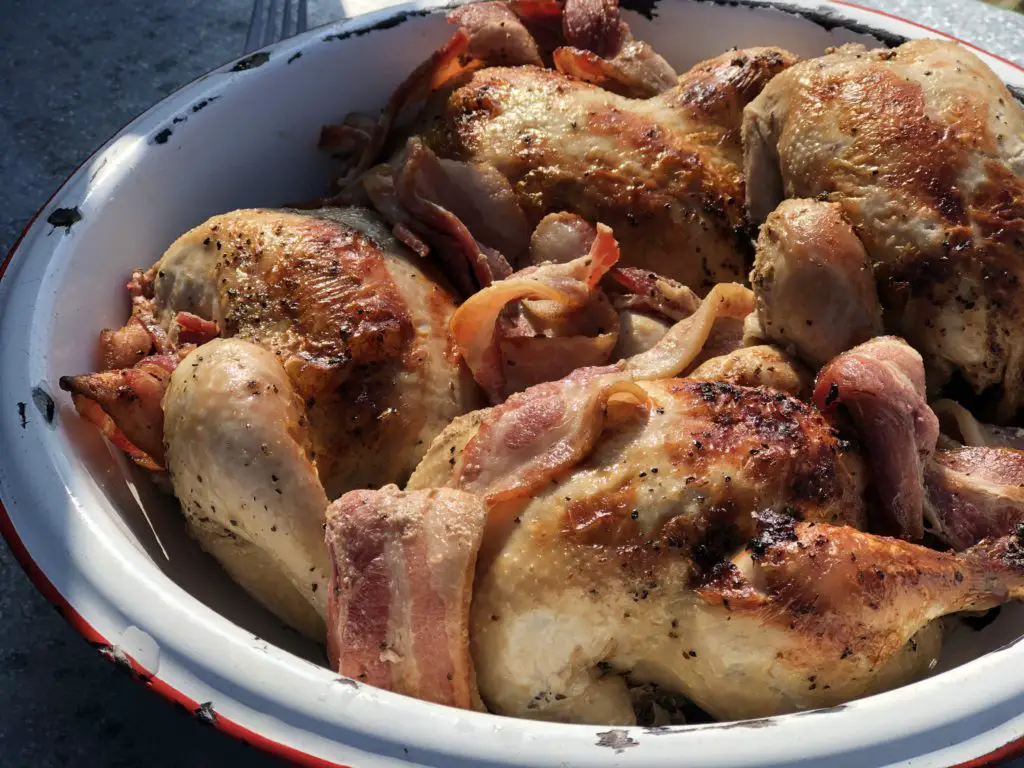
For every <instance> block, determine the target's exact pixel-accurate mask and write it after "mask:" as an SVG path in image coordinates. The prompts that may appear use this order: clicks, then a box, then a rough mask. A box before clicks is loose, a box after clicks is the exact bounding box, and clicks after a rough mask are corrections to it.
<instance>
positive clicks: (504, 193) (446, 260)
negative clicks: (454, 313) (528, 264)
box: [363, 138, 529, 295]
mask: <svg viewBox="0 0 1024 768" xmlns="http://www.w3.org/2000/svg"><path fill="white" fill-rule="evenodd" d="M363 188H364V189H365V190H366V193H367V195H368V196H369V197H370V200H372V201H373V204H374V207H375V208H376V209H377V210H378V211H380V212H381V213H382V214H383V215H384V217H385V218H387V219H388V221H389V222H390V223H391V224H392V226H394V227H395V231H396V236H399V232H398V228H399V227H401V228H402V233H401V236H400V239H402V240H403V242H406V243H407V244H409V245H410V247H412V248H413V250H415V251H416V252H418V253H421V254H422V253H423V251H424V250H425V248H424V247H423V246H420V244H419V243H420V242H422V243H423V245H424V246H426V245H429V246H430V247H431V248H432V249H433V250H434V251H435V252H436V253H437V254H438V256H439V257H440V259H441V262H442V264H443V266H444V269H445V272H446V274H447V275H448V277H449V279H450V280H451V281H452V282H453V283H454V284H455V286H456V287H457V288H458V289H459V290H460V291H462V292H463V293H464V294H466V295H469V294H471V293H473V292H474V291H475V290H477V288H478V287H482V286H487V285H490V284H491V282H492V281H494V280H496V279H501V278H503V277H507V276H508V275H509V274H511V273H512V269H511V267H510V262H511V263H515V262H518V261H520V260H521V258H522V256H523V255H524V254H525V252H526V249H527V245H528V242H529V226H528V225H527V223H526V217H525V216H524V214H523V212H522V210H521V209H520V207H519V203H518V201H517V200H516V196H515V193H514V192H513V190H512V187H511V185H510V184H509V182H508V180H507V179H506V178H505V177H504V176H503V175H501V174H500V173H499V172H498V171H497V170H496V169H494V168H493V167H491V166H489V165H487V164H484V163H464V162H458V161H455V160H442V159H439V158H438V157H437V155H435V154H434V153H433V152H432V151H431V150H430V149H429V148H428V147H427V146H426V145H425V144H424V143H423V142H422V141H421V140H420V139H418V138H413V139H410V140H409V143H408V145H407V146H406V149H405V152H404V153H403V155H402V156H401V157H400V158H399V159H398V160H396V161H395V163H394V165H388V164H385V165H381V166H378V167H376V168H374V169H372V170H371V171H370V172H369V173H368V174H367V175H366V176H365V177H364V179H363ZM409 235H413V236H414V237H415V240H413V241H412V242H409V240H410V239H411V238H410V237H409Z"/></svg>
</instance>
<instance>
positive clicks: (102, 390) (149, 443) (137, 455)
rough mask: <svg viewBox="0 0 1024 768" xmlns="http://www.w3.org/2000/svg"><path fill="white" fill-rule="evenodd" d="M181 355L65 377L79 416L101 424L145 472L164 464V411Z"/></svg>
mask: <svg viewBox="0 0 1024 768" xmlns="http://www.w3.org/2000/svg"><path fill="white" fill-rule="evenodd" d="M177 365H178V357H177V356H176V355H164V356H152V357H147V358H145V359H144V360H142V361H141V362H139V363H138V364H137V365H135V366H133V367H132V368H123V369H120V370H111V371H101V372H99V373H87V374H85V375H83V376H62V377H61V379H60V388H61V389H63V390H65V391H67V392H70V393H71V396H72V399H73V401H74V403H75V408H76V409H77V410H78V413H79V414H80V415H81V416H82V417H83V418H85V419H86V420H87V421H89V422H91V423H93V424H95V425H96V426H97V427H98V428H99V430H100V432H102V433H103V435H104V436H105V437H106V438H107V439H109V440H110V441H111V442H112V443H113V444H114V445H116V446H117V447H118V448H120V449H121V450H123V451H124V452H125V453H127V454H128V456H129V457H131V459H132V460H133V461H134V462H135V463H136V464H138V465H139V466H140V467H143V468H144V469H149V470H153V471H159V470H161V469H163V463H164V446H163V436H164V412H163V408H162V406H161V403H162V401H163V396H164V392H165V391H166V390H167V384H168V382H169V381H170V379H171V373H172V372H173V371H174V369H175V367H177Z"/></svg>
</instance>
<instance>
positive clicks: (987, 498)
mask: <svg viewBox="0 0 1024 768" xmlns="http://www.w3.org/2000/svg"><path fill="white" fill-rule="evenodd" d="M924 479H925V501H924V503H925V513H926V515H927V517H928V520H929V521H930V522H931V528H930V530H929V533H931V534H932V535H934V536H935V537H936V538H938V539H939V540H940V541H942V542H943V543H944V544H946V545H947V546H949V547H952V548H953V549H955V550H962V549H966V548H967V547H971V546H974V545H975V544H977V543H978V542H979V541H981V540H982V539H986V538H998V537H1000V536H1006V535H1007V534H1010V533H1013V532H1014V531H1015V530H1016V527H1017V525H1018V524H1019V523H1020V522H1022V521H1024V451H1018V450H1013V449H1011V448H986V447H978V448H953V449H942V450H939V451H936V453H935V456H934V457H933V459H932V461H931V462H930V463H929V464H928V466H927V467H926V468H925V475H924Z"/></svg>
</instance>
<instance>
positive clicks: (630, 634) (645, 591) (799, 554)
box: [410, 369, 1024, 724]
mask: <svg viewBox="0 0 1024 768" xmlns="http://www.w3.org/2000/svg"><path fill="white" fill-rule="evenodd" d="M595 370H596V369H595ZM608 375H609V374H607V373H605V374H602V373H581V372H577V374H575V375H574V377H570V378H571V380H563V382H564V383H563V384H562V385H561V389H560V390H558V389H556V386H557V384H551V383H549V384H545V385H541V387H535V388H533V389H532V390H527V391H526V392H525V393H521V394H520V395H517V396H516V400H515V401H514V403H513V404H512V406H511V407H509V406H508V404H506V406H499V407H497V408H492V409H489V410H488V411H481V412H477V413H476V414H472V415H470V416H466V417H463V418H462V419H459V420H456V422H454V423H453V424H452V425H451V426H450V427H449V429H448V430H446V431H445V432H444V433H443V434H442V435H441V437H439V438H438V440H437V441H435V443H434V444H433V445H432V446H431V449H430V451H429V452H428V454H427V456H426V457H425V458H424V461H423V463H422V464H421V466H420V468H419V469H418V470H417V472H416V473H415V474H414V475H413V478H412V480H411V481H410V488H429V487H442V486H448V487H455V488H459V489H462V490H471V491H473V492H475V493H476V494H477V495H479V496H481V497H482V498H483V499H485V500H488V501H487V503H488V505H489V509H490V511H489V521H488V531H487V532H486V533H485V538H484V543H483V548H482V551H481V554H480V558H479V560H478V568H477V579H476V585H475V588H474V599H473V607H472V613H471V624H470V633H471V647H472V652H473V659H474V662H475V665H476V671H477V680H478V684H479V688H480V694H481V696H482V698H483V700H484V703H485V704H486V705H487V707H488V709H490V710H491V711H493V712H497V713H500V714H509V715H515V716H520V717H532V718H540V719H549V720H558V721H568V722H586V723H619V724H630V723H632V722H634V710H633V707H632V701H631V696H630V691H629V688H630V686H633V685H640V684H647V683H654V684H656V685H658V686H659V687H660V688H661V689H662V690H664V691H668V692H671V693H676V694H682V695H684V696H686V697H687V698H689V699H690V700H692V701H694V702H695V703H697V704H698V705H699V706H700V707H701V708H703V709H704V710H705V711H707V712H709V713H711V714H712V715H714V716H715V717H718V718H722V719H733V718H744V717H756V716H762V715H770V714H778V713H781V712H788V711H793V710H798V709H805V708H811V707H817V706H827V705H831V704H835V703H839V702H842V701H847V700H849V699H851V698H856V697H858V696H862V695H866V694H867V693H870V692H874V691H878V690H883V689H885V688H888V687H891V686H894V685H897V684H900V683H903V682H906V681H907V680H909V679H911V678H912V677H913V676H914V675H916V674H919V673H921V672H923V671H924V670H926V669H927V668H928V667H929V665H930V664H931V662H932V661H933V660H934V659H935V658H936V655H937V653H938V650H939V644H940V641H941V630H940V627H939V626H938V625H935V624H932V623H931V622H932V621H933V620H934V619H936V618H938V617H940V616H942V615H945V614H947V613H952V612H956V611H961V610H980V609H985V608H988V607H991V606H993V605H996V604H999V603H1001V602H1003V601H1005V600H1007V599H1010V598H1015V597H1019V596H1020V595H1021V593H1022V589H1024V579H1022V576H1021V574H1020V573H1019V569H1018V566H1017V565H1016V564H1015V562H1014V560H1013V558H1012V557H1009V556H1004V554H1000V552H1001V550H1000V547H1002V548H1003V549H1006V548H1009V549H1010V550H1013V551H1018V550H1019V543H1018V544H1015V543H1013V542H1008V541H1004V542H1002V543H1000V544H998V545H996V544H995V543H993V542H988V543H985V544H983V546H981V547H979V548H978V549H976V550H970V551H968V552H966V553H962V554H959V555H954V554H951V553H939V552H935V551H933V550H930V549H926V548H924V547H920V546H917V545H913V544H910V543H909V542H904V541H899V540H896V539H887V538H884V537H878V536H873V535H871V534H868V533H863V532H862V531H860V530H858V527H860V526H862V525H863V523H864V508H863V502H862V500H861V494H862V492H863V491H864V488H863V483H862V481H861V479H860V472H859V470H858V462H857V461H856V458H855V457H854V456H851V455H850V454H849V453H847V452H846V450H844V446H843V444H842V443H841V442H840V441H839V440H838V439H837V438H836V436H835V435H834V433H833V432H832V430H831V428H830V427H829V426H828V424H827V422H826V421H825V420H824V418H823V417H822V416H821V415H820V414H819V413H818V412H817V411H816V410H815V409H813V408H812V407H810V406H808V405H805V404H804V403H801V402H799V401H796V400H794V399H792V398H790V397H787V396H786V395H784V394H782V393H779V392H775V391H772V390H768V389H753V388H745V387H737V386H733V385H729V384H725V383H719V382H707V381H697V380H690V379H683V380H679V379H669V380H661V381H644V382H640V383H639V386H640V391H639V392H638V391H637V390H635V389H634V390H632V391H627V390H625V389H623V390H620V391H618V392H611V393H609V394H606V395H605V398H604V406H603V407H597V408H592V407H587V408H585V407H581V405H582V404H583V403H584V402H587V403H588V404H592V403H591V400H589V399H588V397H589V396H588V395H586V393H585V390H586V382H587V380H588V378H589V380H590V382H591V383H592V384H593V386H594V387H597V386H600V385H601V382H602V381H604V383H605V384H607V382H608V381H609V379H607V378H604V379H602V377H607V376H608ZM595 392H596V390H594V389H592V390H591V392H590V395H593V394H594V393H595ZM531 393H533V396H532V397H531ZM630 398H633V399H634V402H633V404H632V408H627V407H625V406H626V401H628V400H629V399H630ZM510 402H512V401H510ZM558 414H562V415H561V416H558ZM595 419H599V420H601V419H603V424H602V425H601V426H600V430H601V431H600V433H599V435H598V436H597V437H594V436H593V435H592V434H590V431H591V429H590V423H591V420H595ZM567 422H568V423H570V424H571V423H573V422H577V428H578V430H577V431H578V433H579V434H581V435H588V437H587V438H586V440H584V442H586V441H589V442H588V443H587V446H589V447H585V448H584V450H582V451H580V450H573V451H572V452H570V451H565V450H558V451H554V452H549V453H548V454H547V456H548V458H547V459H545V460H544V461H543V462H541V464H540V465H538V463H537V462H536V461H534V460H533V458H531V459H530V460H527V461H525V462H523V461H522V460H521V452H522V451H523V450H524V449H525V447H530V446H532V447H540V446H542V445H546V444H548V443H550V442H551V441H548V440H547V439H546V437H545V430H544V425H545V424H551V425H554V426H552V427H551V428H552V429H557V430H559V431H561V432H563V433H565V432H566V423H567ZM584 422H586V423H584ZM568 432H572V429H571V428H570V429H569V430H568ZM559 443H560V444H562V445H565V444H568V445H573V446H576V447H577V448H578V447H579V446H578V445H577V443H576V442H575V441H573V440H572V439H565V438H564V434H563V437H562V438H560V440H559ZM570 453H571V454H572V458H569V459H566V458H565V457H566V456H567V455H569V454H570ZM530 455H531V457H533V456H536V451H534V452H532V453H531V454H530ZM481 466H483V467H485V470H484V476H487V477H489V478H490V479H489V480H488V481H487V482H485V483H483V484H481V482H480V480H481V473H480V471H479V468H480V467H481ZM517 479H521V480H522V481H523V482H524V483H526V485H525V486H523V485H522V484H521V485H520V487H519V492H518V493H517V492H516V491H515V490H514V489H515V487H516V486H515V482H516V480H517ZM509 489H513V490H512V491H511V492H510V490H509Z"/></svg>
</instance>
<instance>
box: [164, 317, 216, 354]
mask: <svg viewBox="0 0 1024 768" xmlns="http://www.w3.org/2000/svg"><path fill="white" fill-rule="evenodd" d="M174 324H175V325H176V326H177V334H178V338H177V340H178V343H179V344H195V345H197V346H198V345H199V344H205V343H206V342H208V341H210V340H211V339H215V338H217V337H218V336H220V328H218V327H217V324H216V323H215V322H213V321H212V320H204V319H203V318H201V317H199V316H198V315H193V314H192V313H191V312H179V313H178V314H177V315H175V317H174Z"/></svg>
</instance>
